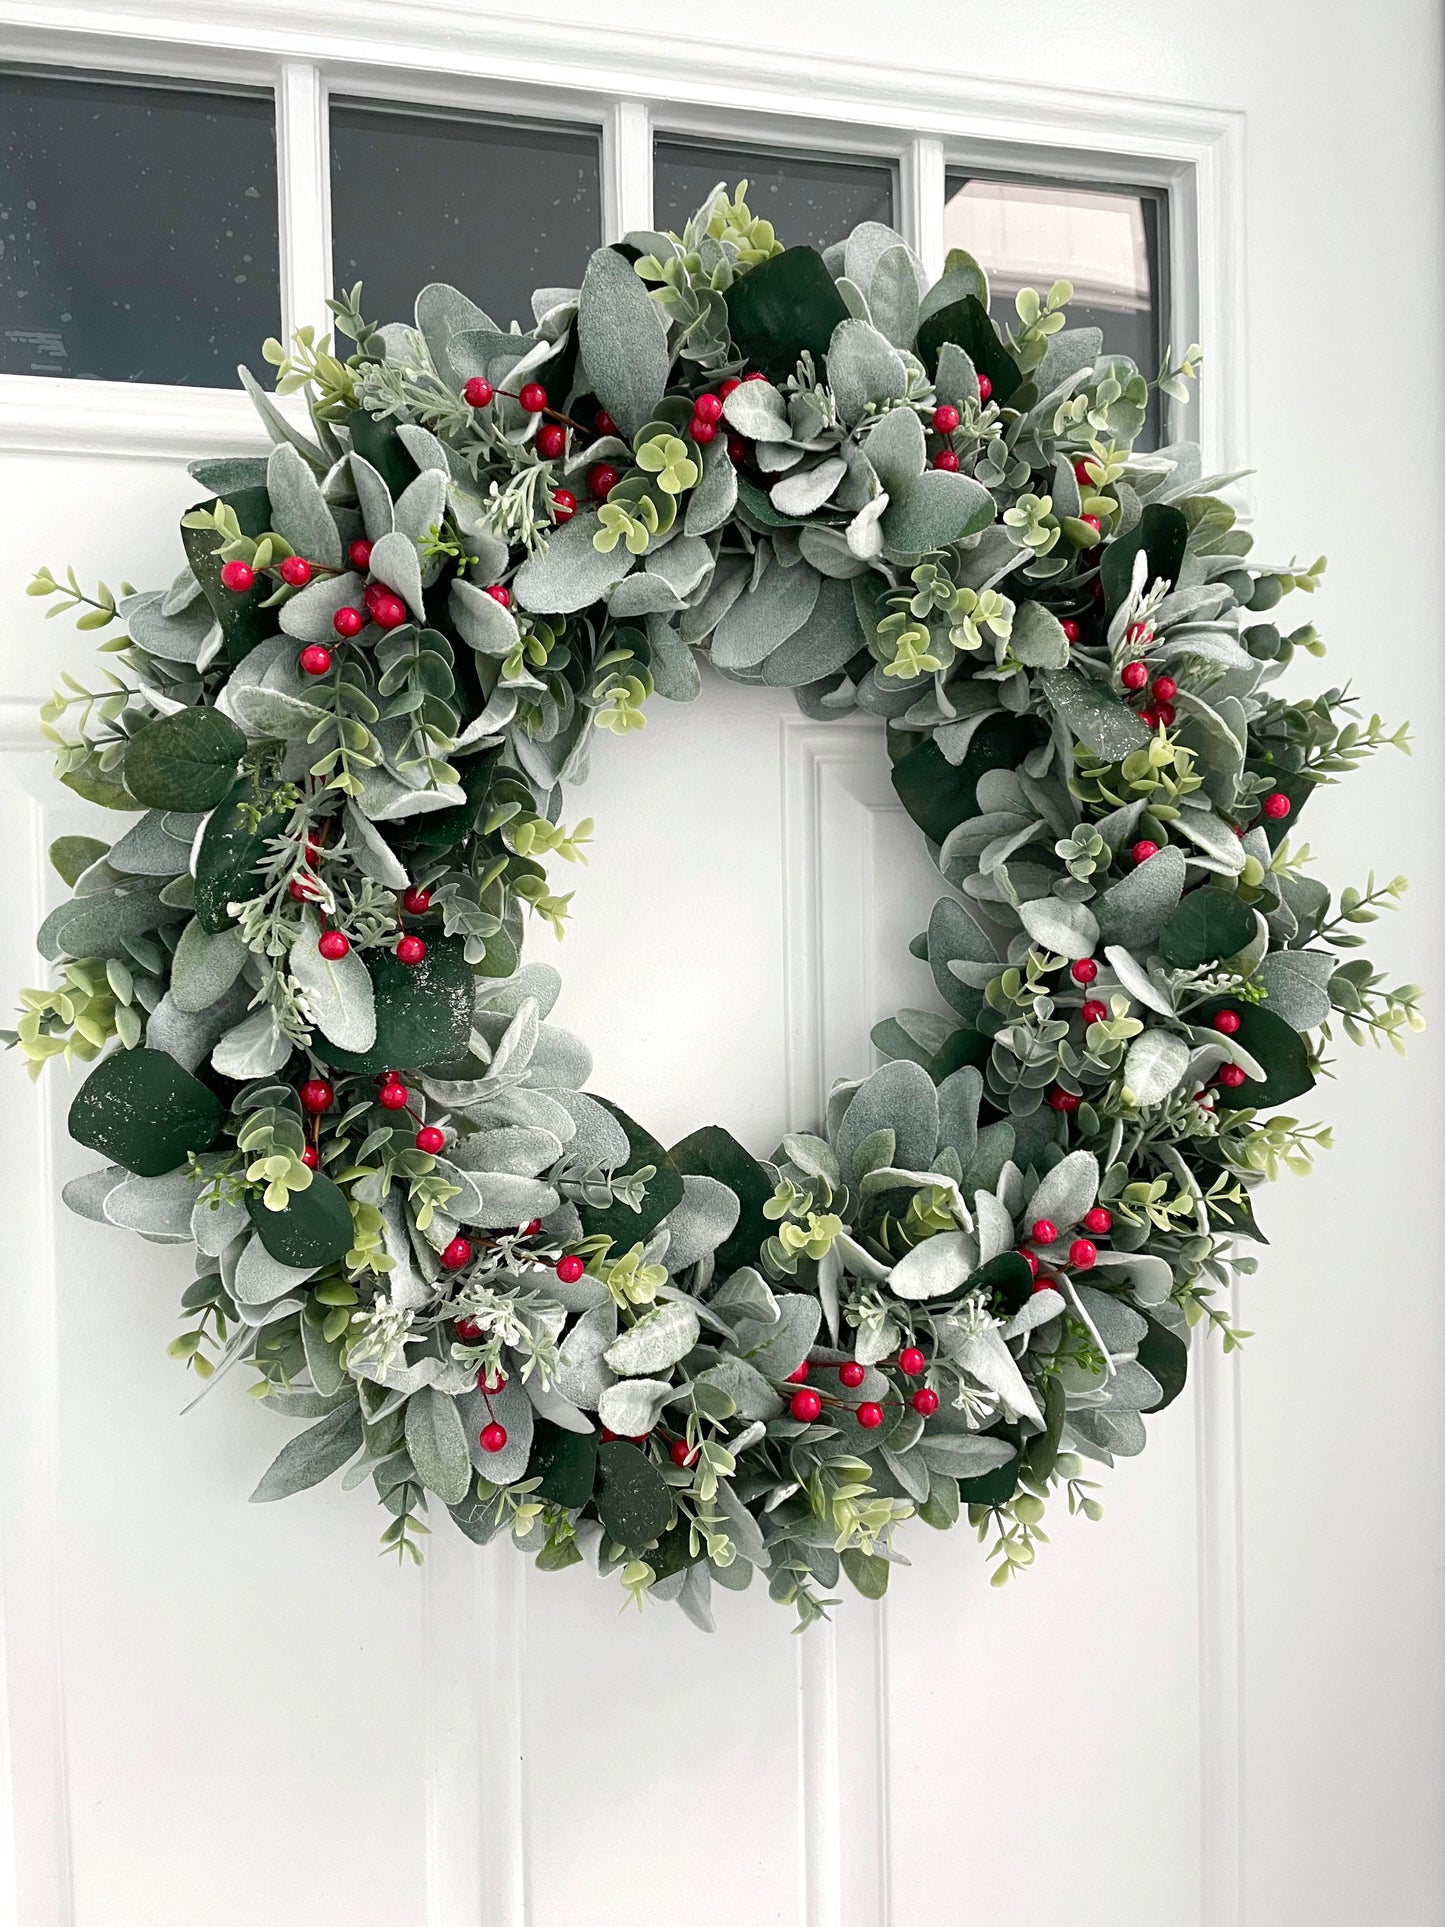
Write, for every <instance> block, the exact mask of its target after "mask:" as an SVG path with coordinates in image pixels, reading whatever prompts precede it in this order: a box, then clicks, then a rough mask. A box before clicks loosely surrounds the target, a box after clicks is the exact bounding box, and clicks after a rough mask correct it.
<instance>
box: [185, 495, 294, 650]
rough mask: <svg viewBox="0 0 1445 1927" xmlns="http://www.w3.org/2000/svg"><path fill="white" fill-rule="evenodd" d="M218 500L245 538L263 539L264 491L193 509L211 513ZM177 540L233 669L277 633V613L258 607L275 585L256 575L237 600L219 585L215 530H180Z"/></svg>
mask: <svg viewBox="0 0 1445 1927" xmlns="http://www.w3.org/2000/svg"><path fill="white" fill-rule="evenodd" d="M217 501H222V502H224V503H225V504H226V506H227V507H228V508H231V509H234V510H235V512H236V520H237V521H238V522H239V523H240V525H241V533H242V534H243V535H249V536H258V535H264V534H265V533H266V531H267V530H268V529H269V528H270V526H271V498H270V496H269V495H268V494H267V493H266V491H265V489H264V488H260V487H256V488H238V489H234V490H232V492H231V493H230V494H229V495H223V496H219V497H217V496H208V497H207V498H206V500H205V501H204V502H198V503H197V504H196V507H197V508H213V507H214V506H215V504H216V502H217ZM181 541H182V543H183V545H184V547H185V551H186V560H187V561H188V562H189V563H190V565H191V571H192V573H193V574H194V576H195V578H196V580H197V581H198V582H199V583H200V585H201V589H202V591H203V592H204V594H205V598H206V600H207V602H208V603H209V604H210V605H211V614H212V615H213V616H214V617H215V618H216V620H217V622H219V623H220V625H221V634H222V635H223V636H224V637H225V640H226V659H227V661H228V662H230V663H232V664H233V665H234V664H235V663H238V662H239V661H240V660H241V658H242V657H243V656H246V655H249V654H250V652H251V650H253V649H254V648H255V647H256V644H257V643H258V642H264V641H265V639H266V637H267V636H274V635H275V633H276V628H277V623H276V611H275V610H274V609H265V608H262V606H261V605H262V603H264V602H265V601H266V599H267V597H268V596H270V595H271V594H272V592H273V584H272V582H271V580H270V578H269V577H268V576H257V578H256V580H255V582H254V583H253V584H252V586H251V587H250V588H249V589H248V590H247V591H246V592H245V594H244V595H236V594H234V593H233V592H232V591H231V590H230V589H225V588H222V586H221V567H222V564H221V558H220V556H219V555H218V554H217V553H216V548H217V544H218V543H219V541H220V537H219V536H218V535H217V534H216V533H215V531H214V530H212V529H187V528H183V529H182V530H181Z"/></svg>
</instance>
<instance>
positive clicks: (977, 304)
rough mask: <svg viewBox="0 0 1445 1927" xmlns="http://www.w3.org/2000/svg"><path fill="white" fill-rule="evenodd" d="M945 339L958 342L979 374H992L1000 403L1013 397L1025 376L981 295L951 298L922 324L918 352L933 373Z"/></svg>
mask: <svg viewBox="0 0 1445 1927" xmlns="http://www.w3.org/2000/svg"><path fill="white" fill-rule="evenodd" d="M945 341H956V342H957V343H958V345H959V347H960V348H962V350H963V351H964V353H965V354H966V355H967V356H968V358H969V360H970V361H971V362H972V363H973V365H974V368H975V369H976V370H977V371H978V373H979V374H981V375H987V376H988V378H989V380H990V382H992V384H993V399H994V400H995V401H996V402H999V403H1003V402H1007V401H1010V400H1012V398H1013V395H1014V391H1015V390H1016V389H1017V388H1018V386H1019V383H1020V382H1021V381H1022V380H1023V376H1022V375H1021V374H1020V373H1019V369H1018V363H1017V362H1016V361H1015V360H1014V358H1013V356H1012V355H1011V354H1010V353H1009V351H1008V349H1007V348H1005V346H1004V345H1003V343H1002V342H1001V341H1000V340H999V337H998V330H997V328H995V327H994V325H993V322H992V321H991V320H990V319H989V313H988V309H987V308H986V307H985V306H984V305H983V303H982V302H981V301H980V300H979V298H978V296H977V295H975V294H970V295H965V296H964V298H963V300H962V301H951V302H950V303H949V304H948V306H947V307H946V308H940V309H938V311H937V312H936V313H934V314H931V315H929V317H928V319H927V320H926V321H924V322H923V323H922V324H921V325H920V327H919V330H918V337H917V348H918V354H919V357H920V359H921V360H922V361H923V363H924V366H925V367H926V368H927V369H928V372H929V374H930V375H933V374H936V373H937V372H938V351H939V349H940V348H942V346H943V344H944V342H945Z"/></svg>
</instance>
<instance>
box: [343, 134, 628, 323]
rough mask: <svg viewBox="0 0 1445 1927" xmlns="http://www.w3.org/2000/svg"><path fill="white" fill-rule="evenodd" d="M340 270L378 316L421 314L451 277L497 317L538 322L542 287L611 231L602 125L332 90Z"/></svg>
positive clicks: (582, 262)
mask: <svg viewBox="0 0 1445 1927" xmlns="http://www.w3.org/2000/svg"><path fill="white" fill-rule="evenodd" d="M331 232H332V265H333V271H334V275H335V280H336V284H337V286H338V287H341V288H349V287H351V286H352V285H353V283H355V282H357V281H360V282H361V283H362V296H361V306H362V312H363V313H364V314H365V315H366V317H367V319H368V320H371V321H382V322H385V321H410V319H411V316H412V304H413V302H414V301H415V298H416V295H417V291H418V290H419V289H421V288H424V287H425V286H426V285H427V283H428V282H429V281H447V282H450V283H451V284H452V286H453V287H457V288H460V289H461V291H462V293H463V294H466V295H470V297H471V298H472V300H473V301H475V302H476V303H477V304H478V305H479V306H480V307H482V308H484V309H485V310H486V312H487V313H488V314H489V315H490V316H491V317H492V319H493V320H494V321H495V322H497V323H498V325H499V326H500V327H503V328H506V327H508V326H509V325H510V323H511V322H512V321H514V320H516V321H519V322H521V324H522V326H523V327H524V328H526V327H530V326H531V323H532V319H533V316H532V290H533V289H534V288H555V287H574V288H575V287H576V286H577V285H578V283H579V282H580V280H581V278H582V272H583V270H584V269H585V267H586V266H587V257H588V255H589V254H591V253H592V251H593V249H594V248H596V247H599V246H600V245H601V241H602V189H601V167H600V148H599V143H598V136H597V133H596V131H595V129H588V128H578V127H564V126H558V125H555V124H548V125H546V126H524V125H522V124H521V123H519V122H512V121H498V120H484V119H481V118H479V117H478V116H476V115H468V114H454V113H445V112H436V113H433V112H430V111H428V110H427V109H424V108H417V107H406V108H396V107H391V106H389V105H386V104H384V103H377V102H371V101H358V100H346V101H333V102H332V104H331Z"/></svg>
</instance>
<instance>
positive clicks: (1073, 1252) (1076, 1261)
mask: <svg viewBox="0 0 1445 1927" xmlns="http://www.w3.org/2000/svg"><path fill="white" fill-rule="evenodd" d="M1098 1255H1099V1252H1098V1248H1097V1246H1096V1245H1095V1244H1094V1242H1093V1240H1092V1239H1091V1238H1075V1240H1074V1242H1073V1243H1072V1244H1071V1245H1070V1246H1069V1266H1070V1269H1071V1270H1073V1271H1087V1270H1088V1269H1089V1267H1090V1266H1091V1265H1092V1264H1093V1262H1094V1260H1095V1259H1096V1258H1097V1257H1098Z"/></svg>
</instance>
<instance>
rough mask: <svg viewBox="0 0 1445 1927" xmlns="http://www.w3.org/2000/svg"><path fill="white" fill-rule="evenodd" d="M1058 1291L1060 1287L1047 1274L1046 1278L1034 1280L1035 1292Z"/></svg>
mask: <svg viewBox="0 0 1445 1927" xmlns="http://www.w3.org/2000/svg"><path fill="white" fill-rule="evenodd" d="M1057 1289H1058V1287H1057V1286H1056V1285H1055V1283H1054V1281H1053V1279H1052V1278H1051V1277H1049V1276H1048V1275H1047V1274H1045V1276H1044V1277H1042V1278H1035V1279H1034V1290H1035V1291H1056V1290H1057Z"/></svg>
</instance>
